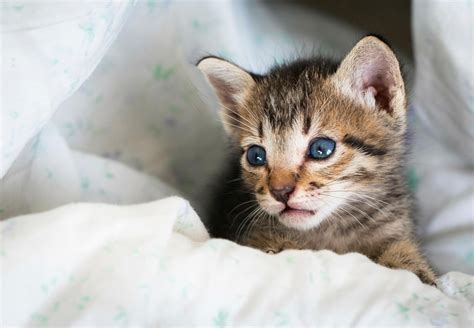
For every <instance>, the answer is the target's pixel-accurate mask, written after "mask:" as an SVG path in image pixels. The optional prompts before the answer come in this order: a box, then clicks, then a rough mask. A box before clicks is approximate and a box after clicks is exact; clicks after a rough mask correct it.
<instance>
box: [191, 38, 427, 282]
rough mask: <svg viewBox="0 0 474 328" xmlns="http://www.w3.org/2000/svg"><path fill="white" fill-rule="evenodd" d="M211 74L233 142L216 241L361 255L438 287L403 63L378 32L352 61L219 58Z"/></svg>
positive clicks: (206, 62)
mask: <svg viewBox="0 0 474 328" xmlns="http://www.w3.org/2000/svg"><path fill="white" fill-rule="evenodd" d="M198 68H199V69H200V70H201V71H202V72H203V73H204V75H205V76H206V78H207V80H208V82H209V83H210V85H211V86H212V87H213V88H214V90H215V93H216V94H217V97H218V99H219V101H220V107H221V109H220V114H221V118H222V120H223V122H224V128H225V131H226V132H227V134H228V135H229V136H230V139H231V141H232V145H233V146H232V147H233V148H232V149H233V152H232V156H231V158H230V165H229V172H228V174H227V175H226V179H225V182H224V183H223V184H222V187H221V189H220V190H218V191H217V192H216V195H215V198H214V199H213V202H212V207H213V210H214V211H213V214H212V215H211V218H210V222H209V229H210V233H211V235H212V236H214V237H220V238H227V239H231V240H235V241H237V242H239V243H241V244H244V245H248V246H252V247H256V248H259V249H262V250H264V251H267V252H272V253H274V252H279V251H281V250H283V249H288V248H293V249H313V250H320V249H329V250H332V251H334V252H336V253H339V254H343V253H347V252H359V253H362V254H365V255H366V256H367V257H369V258H370V259H372V260H373V261H375V262H377V263H379V264H381V265H384V266H387V267H390V268H401V269H406V270H410V271H412V272H414V273H415V274H417V275H418V276H419V278H420V279H421V280H422V281H423V282H425V283H427V284H431V285H435V280H436V277H435V275H434V273H433V271H432V269H431V268H430V267H429V265H428V264H427V262H426V260H425V259H424V257H423V256H422V254H421V252H420V250H419V248H418V246H417V244H416V242H415V239H414V233H413V223H412V220H411V217H410V216H411V205H412V204H411V199H410V196H409V193H408V191H407V186H406V183H405V175H404V166H403V163H404V157H405V153H406V145H405V134H406V119H407V102H406V95H405V86H404V82H403V78H402V74H401V72H400V66H399V63H398V61H397V59H396V57H395V55H394V53H393V52H392V50H391V49H390V48H389V47H388V46H387V45H386V44H385V43H384V42H383V41H381V40H380V39H378V38H377V37H375V36H368V37H365V38H363V39H362V40H361V41H359V42H358V43H357V44H356V45H355V46H354V48H353V49H352V50H351V51H350V52H349V54H348V55H347V56H346V57H345V59H344V60H343V61H342V62H341V63H340V64H337V63H334V62H331V61H329V60H324V59H315V60H298V61H296V62H293V63H290V64H285V65H281V66H278V67H275V68H273V69H272V70H270V72H269V73H268V74H266V75H256V74H252V73H249V72H247V71H245V70H243V69H242V68H240V67H238V66H236V65H234V64H232V63H229V62H227V61H225V60H223V59H220V58H216V57H207V58H203V59H202V60H201V61H200V62H199V63H198Z"/></svg>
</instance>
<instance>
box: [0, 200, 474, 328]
mask: <svg viewBox="0 0 474 328" xmlns="http://www.w3.org/2000/svg"><path fill="white" fill-rule="evenodd" d="M0 225H1V229H2V244H1V250H0V256H1V263H2V266H3V267H2V275H3V277H2V286H1V287H2V289H1V302H2V304H1V307H0V308H1V309H2V311H1V313H2V318H1V325H2V326H3V327H5V326H19V325H41V326H46V325H47V326H63V325H67V326H70V325H73V326H86V325H95V326H101V325H107V326H129V325H150V326H160V327H169V326H178V325H191V324H193V325H203V326H214V327H223V326H229V325H247V326H249V325H270V326H288V327H294V326H297V325H318V326H327V325H331V326H335V325H354V324H358V325H364V326H369V325H408V326H417V327H420V326H436V327H442V326H450V327H454V326H456V327H469V326H472V325H473V324H474V318H473V304H474V279H473V277H472V276H468V275H465V274H461V273H456V272H452V273H448V274H446V275H444V276H442V277H441V279H440V280H439V282H438V284H439V289H436V288H434V287H430V286H427V285H424V284H422V283H421V282H420V281H419V280H418V278H417V277H416V276H415V275H414V274H412V273H410V272H407V271H402V270H398V271H397V270H391V269H387V268H384V267H382V266H379V265H376V264H374V263H373V262H371V261H370V260H368V259H367V258H366V257H364V256H362V255H359V254H355V253H354V254H347V255H343V256H340V255H336V254H334V253H332V252H330V251H320V252H311V251H285V252H282V253H280V254H277V255H268V254H265V253H263V252H260V251H257V250H253V249H250V248H247V247H242V246H238V245H236V244H234V243H232V242H229V241H225V240H216V239H209V238H208V234H207V232H206V230H205V229H204V227H203V225H202V223H201V221H200V219H199V217H198V216H197V215H196V213H195V212H194V211H193V209H192V208H191V207H190V206H189V204H188V202H187V201H185V200H183V199H181V198H176V197H174V198H167V199H164V200H161V201H156V202H152V203H148V204H142V205H133V206H113V205H105V204H75V205H68V206H64V207H61V208H58V209H55V210H52V211H49V212H44V213H40V214H34V215H27V216H21V217H17V218H14V219H10V220H6V221H3V222H1V223H0ZM33 271H34V273H33V274H32V272H33Z"/></svg>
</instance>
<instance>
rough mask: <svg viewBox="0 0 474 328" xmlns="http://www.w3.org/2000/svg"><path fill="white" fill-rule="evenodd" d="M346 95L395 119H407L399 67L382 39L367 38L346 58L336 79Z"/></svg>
mask: <svg viewBox="0 0 474 328" xmlns="http://www.w3.org/2000/svg"><path fill="white" fill-rule="evenodd" d="M333 78H334V79H335V83H336V85H338V86H339V87H340V88H341V90H342V91H343V93H345V94H346V95H349V96H351V97H353V98H355V99H357V100H359V101H361V102H363V103H364V104H365V105H368V106H370V107H376V108H378V109H381V110H384V111H386V112H387V113H389V114H390V115H392V116H393V117H405V112H406V98H405V86H404V83H403V78H402V74H401V71H400V65H399V63H398V60H397V58H396V57H395V54H394V53H393V51H392V50H391V49H390V48H389V46H388V45H387V44H386V43H384V42H383V41H382V40H380V39H379V38H377V37H375V36H367V37H365V38H363V39H362V40H360V41H359V42H358V43H357V44H356V45H355V46H354V48H352V50H351V51H350V52H349V54H348V55H347V56H346V58H344V60H343V61H342V63H341V65H340V66H339V69H338V70H337V72H336V74H335V75H334V77H333Z"/></svg>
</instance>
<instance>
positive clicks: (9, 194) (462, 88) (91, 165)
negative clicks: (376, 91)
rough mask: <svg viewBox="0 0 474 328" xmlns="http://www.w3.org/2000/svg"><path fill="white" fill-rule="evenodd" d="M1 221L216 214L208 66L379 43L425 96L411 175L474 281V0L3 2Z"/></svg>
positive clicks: (216, 133)
mask: <svg viewBox="0 0 474 328" xmlns="http://www.w3.org/2000/svg"><path fill="white" fill-rule="evenodd" d="M1 9H2V11H1V33H2V34H1V35H2V52H1V53H2V85H1V92H2V109H1V129H2V130H1V139H0V146H1V154H0V159H1V161H0V177H1V181H0V187H1V191H0V192H1V194H0V217H2V218H8V217H12V216H16V215H21V214H27V213H33V212H38V211H43V210H48V209H51V208H54V207H56V206H60V205H63V204H67V203H70V202H84V201H93V202H107V203H115V204H129V203H139V202H146V201H151V200H155V199H157V198H161V197H164V196H167V195H171V194H180V195H182V196H184V197H186V198H188V199H189V200H190V201H191V203H192V204H193V206H195V207H196V208H197V210H198V212H199V213H201V214H202V216H203V219H204V220H205V213H204V212H203V210H202V207H203V206H202V205H203V204H204V203H205V202H206V197H207V195H208V192H207V191H208V190H209V187H210V185H212V184H214V183H216V182H218V181H216V175H217V173H218V172H219V169H220V168H221V167H222V165H225V162H223V160H224V158H225V149H226V146H225V137H224V134H223V132H222V128H221V125H220V122H219V121H218V118H217V115H216V109H217V105H216V99H215V97H214V95H213V94H212V92H211V90H210V89H209V87H208V86H207V85H206V84H205V82H204V79H203V78H202V76H200V74H199V72H197V70H196V69H195V67H194V65H193V64H194V63H195V62H196V61H197V60H198V59H199V58H201V57H202V56H205V55H208V54H214V55H218V56H222V57H225V58H228V59H230V60H232V61H234V62H236V63H238V64H239V65H240V66H242V67H244V68H247V69H249V70H252V71H255V72H259V73H263V72H265V71H266V70H267V69H268V68H269V67H270V66H271V65H272V64H273V63H275V62H280V61H282V60H288V59H291V58H295V57H298V56H309V55H312V54H323V55H327V56H333V57H335V58H341V57H342V56H343V55H344V54H345V53H346V52H347V51H348V50H349V49H350V48H351V47H352V46H353V45H354V43H355V42H356V41H357V40H358V39H359V38H361V37H362V36H364V35H365V34H367V33H377V34H380V35H383V36H384V37H385V38H386V39H387V40H389V41H390V43H391V44H392V46H393V48H394V50H395V51H396V52H397V54H398V55H399V58H400V60H401V62H402V63H403V64H404V69H405V71H406V73H407V85H408V86H409V93H410V95H411V98H410V99H411V106H410V128H411V130H412V131H413V132H414V133H413V134H411V137H410V144H411V148H412V156H411V161H410V165H409V170H408V173H407V179H408V180H409V182H410V185H411V187H412V190H413V192H414V193H416V195H417V197H418V199H419V212H418V214H417V220H418V222H419V231H420V235H421V236H422V237H423V241H424V246H425V248H426V250H427V252H428V255H429V256H430V259H431V260H432V261H433V263H434V265H435V267H436V268H437V269H438V270H440V271H447V270H448V269H453V268H456V269H458V270H461V271H466V272H474V239H473V234H472V233H473V224H474V223H473V217H474V203H473V202H474V197H473V195H474V188H473V185H474V182H473V174H472V172H473V171H472V168H473V166H474V146H473V136H474V131H473V129H474V128H473V127H474V122H473V113H474V109H473V103H474V97H473V91H472V90H473V66H474V65H473V58H474V57H473V46H472V40H473V28H472V18H473V17H472V10H473V8H472V2H470V1H423V0H418V1H414V2H413V3H412V2H411V1H406V0H403V1H384V2H381V1H368V0H363V1H357V2H355V1H349V0H343V1H316V0H314V1H310V0H298V1H173V0H167V1H165V0H163V1H154V0H147V1H145V0H144V1H97V2H80V1H71V2H66V1H64V2H43V1H4V2H2V4H1Z"/></svg>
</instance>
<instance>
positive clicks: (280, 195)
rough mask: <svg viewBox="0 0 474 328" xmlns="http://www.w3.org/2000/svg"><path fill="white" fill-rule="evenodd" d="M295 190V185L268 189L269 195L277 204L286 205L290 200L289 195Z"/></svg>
mask: <svg viewBox="0 0 474 328" xmlns="http://www.w3.org/2000/svg"><path fill="white" fill-rule="evenodd" d="M294 190H295V184H290V185H282V186H272V187H271V189H270V192H271V194H272V195H273V197H275V199H276V200H277V201H279V202H282V203H284V204H286V203H287V202H288V199H289V198H290V195H291V193H292V192H293V191H294Z"/></svg>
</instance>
